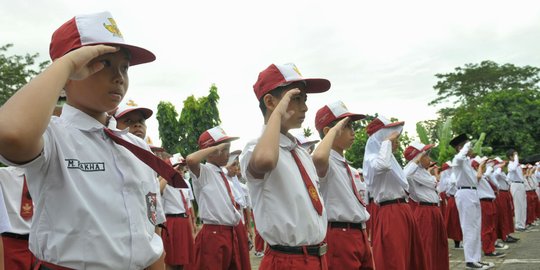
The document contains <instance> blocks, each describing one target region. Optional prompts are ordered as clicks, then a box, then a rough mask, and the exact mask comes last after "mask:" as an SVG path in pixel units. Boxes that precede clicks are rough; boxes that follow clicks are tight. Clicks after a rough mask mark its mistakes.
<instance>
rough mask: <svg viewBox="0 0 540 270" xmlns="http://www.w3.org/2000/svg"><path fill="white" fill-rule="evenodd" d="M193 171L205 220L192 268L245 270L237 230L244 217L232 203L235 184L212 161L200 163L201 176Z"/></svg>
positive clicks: (201, 215) (193, 178) (202, 217)
mask: <svg viewBox="0 0 540 270" xmlns="http://www.w3.org/2000/svg"><path fill="white" fill-rule="evenodd" d="M190 173H191V179H192V185H193V192H194V194H195V198H197V203H198V206H199V218H200V219H201V220H202V222H203V226H202V228H201V231H200V232H199V233H198V234H197V236H196V238H195V262H194V263H193V264H192V265H191V266H190V269H242V268H241V260H240V258H241V254H240V250H239V248H238V245H239V238H238V235H237V232H236V229H235V227H236V226H237V225H238V223H239V222H241V221H240V220H241V217H242V216H241V214H240V211H239V210H238V209H236V208H235V205H233V201H232V200H233V199H234V197H231V196H232V190H231V191H230V193H229V190H230V188H231V186H232V183H230V181H229V180H228V178H227V177H224V176H225V174H224V173H223V171H222V170H221V168H220V167H218V166H216V165H214V164H211V163H206V164H200V173H199V176H198V177H197V176H196V175H195V174H194V173H193V172H190ZM225 181H227V182H225Z"/></svg>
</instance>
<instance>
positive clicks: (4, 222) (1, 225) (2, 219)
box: [0, 186, 11, 233]
mask: <svg viewBox="0 0 540 270" xmlns="http://www.w3.org/2000/svg"><path fill="white" fill-rule="evenodd" d="M10 230H11V224H10V223H9V217H8V213H7V211H6V206H5V205H4V196H3V191H2V186H0V233H4V232H9V231H10Z"/></svg>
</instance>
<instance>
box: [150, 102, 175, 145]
mask: <svg viewBox="0 0 540 270" xmlns="http://www.w3.org/2000/svg"><path fill="white" fill-rule="evenodd" d="M156 119H157V120H158V123H159V127H158V131H159V139H160V140H161V146H162V147H163V149H165V151H167V152H168V153H171V154H175V153H178V152H179V150H180V142H179V140H178V138H179V135H180V125H179V123H178V113H177V112H176V108H175V107H174V105H173V104H172V103H170V102H165V101H161V102H159V104H158V106H157V113H156Z"/></svg>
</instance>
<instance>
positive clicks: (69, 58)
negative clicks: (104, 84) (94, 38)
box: [59, 45, 120, 80]
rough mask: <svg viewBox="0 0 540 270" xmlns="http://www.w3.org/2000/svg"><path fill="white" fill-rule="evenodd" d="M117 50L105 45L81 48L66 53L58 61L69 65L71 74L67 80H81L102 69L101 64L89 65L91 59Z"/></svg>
mask: <svg viewBox="0 0 540 270" xmlns="http://www.w3.org/2000/svg"><path fill="white" fill-rule="evenodd" d="M118 50H120V48H117V47H112V46H107V45H94V46H83V47H81V48H78V49H75V50H73V51H71V52H69V53H67V54H66V55H64V56H62V57H61V58H60V59H59V60H60V61H66V62H67V63H68V64H69V65H70V69H71V74H70V76H69V79H71V80H83V79H85V78H87V77H89V76H90V75H92V74H94V73H96V72H98V71H100V70H101V69H102V68H103V67H104V65H103V63H101V62H94V63H91V64H90V62H91V61H92V60H93V59H95V58H96V57H98V56H100V55H103V54H107V53H114V52H117V51H118Z"/></svg>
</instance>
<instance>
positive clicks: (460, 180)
mask: <svg viewBox="0 0 540 270" xmlns="http://www.w3.org/2000/svg"><path fill="white" fill-rule="evenodd" d="M450 145H451V146H452V147H454V149H455V150H456V152H457V154H456V155H455V157H454V159H453V160H452V171H453V173H454V175H455V178H456V181H457V183H456V184H457V188H458V190H457V191H456V195H455V198H456V205H457V208H458V212H459V221H460V225H461V231H462V232H463V252H464V254H465V267H466V269H490V268H492V267H493V266H494V265H493V263H484V262H482V261H480V259H481V257H482V254H481V252H482V246H481V240H480V235H481V228H482V225H481V224H482V213H481V210H480V199H479V197H478V193H477V187H478V181H479V179H480V178H481V177H482V173H478V172H477V171H476V170H474V169H473V168H472V167H471V162H470V161H469V157H470V156H472V154H473V152H472V149H471V142H469V139H468V137H467V135H466V134H460V135H459V136H456V137H455V138H453V139H452V140H451V141H450Z"/></svg>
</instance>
